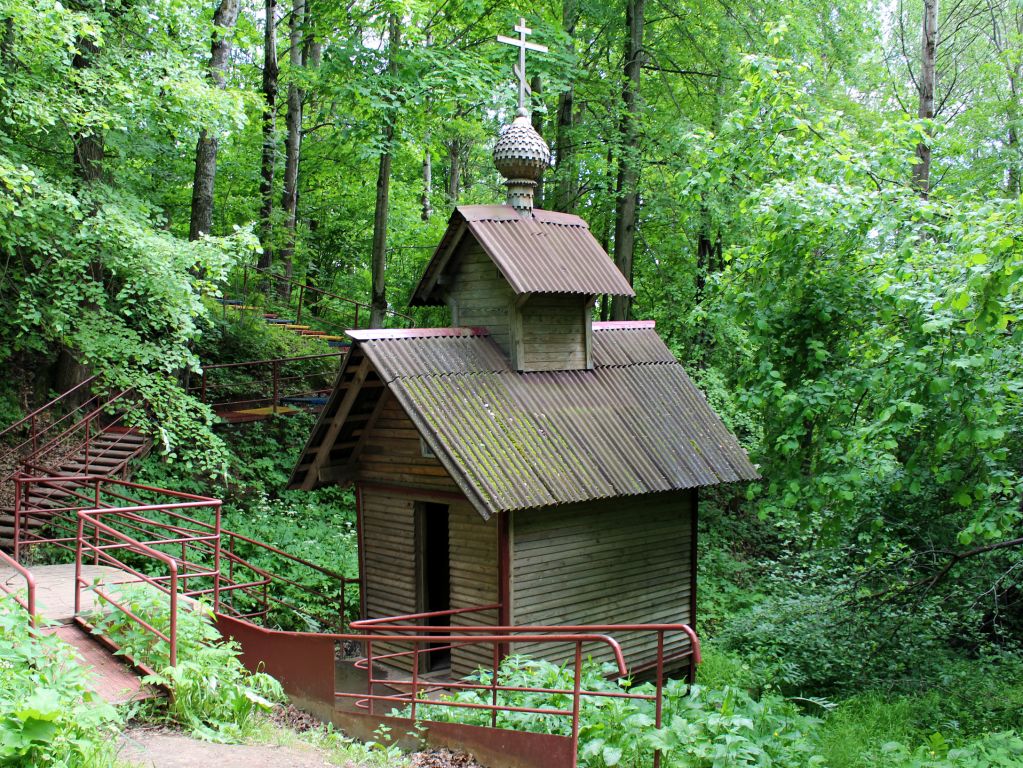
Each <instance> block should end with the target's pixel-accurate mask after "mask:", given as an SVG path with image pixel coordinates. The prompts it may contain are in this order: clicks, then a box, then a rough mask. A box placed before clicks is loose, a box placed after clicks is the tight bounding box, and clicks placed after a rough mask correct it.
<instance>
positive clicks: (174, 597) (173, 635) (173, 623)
mask: <svg viewBox="0 0 1023 768" xmlns="http://www.w3.org/2000/svg"><path fill="white" fill-rule="evenodd" d="M167 567H168V569H170V630H169V632H168V637H169V638H170V653H169V654H168V657H169V661H170V665H171V666H172V667H176V666H177V665H178V566H177V565H176V564H175V563H174V562H173V561H171V562H169V563H167Z"/></svg>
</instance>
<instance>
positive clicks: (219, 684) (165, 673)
mask: <svg viewBox="0 0 1023 768" xmlns="http://www.w3.org/2000/svg"><path fill="white" fill-rule="evenodd" d="M112 592H113V593H114V599H116V600H117V601H118V602H119V603H121V604H122V605H125V606H126V607H128V608H129V610H131V611H132V612H133V613H135V614H136V615H137V616H144V617H146V620H147V621H148V622H149V623H151V624H152V625H153V626H154V627H155V628H156V629H157V630H159V631H160V632H162V633H164V634H165V635H167V634H169V629H170V610H169V607H168V606H169V603H168V598H167V596H166V595H164V594H163V593H161V592H159V591H157V590H155V589H153V588H152V587H149V586H147V585H120V586H117V587H114V588H112ZM87 620H88V621H89V622H90V623H91V624H92V626H93V630H94V632H95V633H96V634H99V635H103V636H105V637H108V638H110V639H111V640H112V641H113V642H115V643H117V645H118V646H119V647H120V649H121V650H120V652H121V653H123V654H125V655H127V656H130V657H131V658H132V659H134V660H136V661H138V662H141V663H142V664H145V665H146V666H147V667H149V668H150V669H152V670H154V671H155V673H156V674H154V675H151V676H149V677H147V678H146V681H147V682H150V683H153V684H156V685H161V686H165V687H166V688H167V689H168V690H169V691H170V692H171V697H170V700H169V702H168V705H167V707H168V709H167V713H168V715H169V716H170V717H171V718H172V719H173V720H174V721H176V722H178V723H180V724H181V725H182V726H184V727H185V728H187V729H188V730H189V732H190V733H192V734H193V735H195V736H198V737H200V738H203V739H207V740H210V741H237V740H239V739H240V738H242V737H244V736H246V735H247V734H248V733H249V732H251V730H252V728H253V727H254V725H255V724H256V722H257V718H256V716H257V715H258V714H259V713H260V712H265V711H268V710H269V709H270V708H271V707H272V706H273V704H274V703H275V702H280V701H283V700H284V691H283V689H282V688H281V686H280V683H278V682H277V681H276V680H274V679H273V678H272V677H270V676H269V675H266V674H263V673H255V674H250V673H249V672H248V671H247V670H246V669H245V667H244V666H242V663H241V661H240V660H239V656H240V653H241V650H240V648H239V647H238V645H237V644H236V643H235V642H233V641H228V640H224V639H223V637H221V635H220V633H219V632H218V631H217V629H216V627H215V626H214V624H213V618H212V612H211V611H210V610H209V609H208V608H207V607H206V606H204V605H203V604H202V603H196V604H190V605H186V606H183V607H179V609H178V617H177V638H178V643H177V653H178V658H177V665H176V666H173V667H172V666H170V665H169V653H170V646H169V644H168V643H167V641H165V640H162V639H160V638H158V637H155V636H154V635H153V634H152V633H151V632H149V631H148V630H146V629H145V628H143V627H142V626H141V625H139V624H138V623H136V622H135V621H134V620H133V619H131V618H130V617H129V616H128V615H127V614H125V613H123V612H122V611H120V610H117V609H116V608H113V607H112V606H110V605H109V603H107V601H105V600H100V601H99V604H98V605H97V606H96V608H95V609H94V610H93V611H91V612H90V613H89V614H88V616H87Z"/></svg>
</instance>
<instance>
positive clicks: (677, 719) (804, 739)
mask: <svg viewBox="0 0 1023 768" xmlns="http://www.w3.org/2000/svg"><path fill="white" fill-rule="evenodd" d="M608 671H609V670H606V669H602V668H601V665H599V664H596V663H594V662H592V661H590V662H587V663H586V664H585V665H584V668H583V679H582V687H583V688H584V689H585V690H591V691H603V692H615V693H622V692H626V691H628V692H632V693H652V692H653V686H652V685H650V684H649V683H647V684H643V685H635V686H633V685H630V683H629V682H628V681H624V680H622V681H617V682H615V681H612V680H608V679H607V678H606V677H605V676H604V675H605V673H606V672H608ZM490 675H491V673H490V672H485V671H482V670H481V671H479V672H477V673H476V675H474V676H473V679H474V680H475V681H478V682H480V683H482V684H484V685H486V684H487V683H489V682H490ZM573 678H574V675H573V673H572V671H571V670H569V669H568V668H567V667H559V666H556V665H554V664H551V663H549V662H546V661H542V660H537V659H530V658H528V657H525V656H510V657H508V658H506V659H505V660H504V661H502V663H501V667H500V670H499V672H498V679H499V680H500V682H501V684H502V685H508V686H514V687H534V688H535V687H540V688H544V687H546V688H556V689H563V690H566V689H567V690H571V689H572V686H573ZM450 699H451V700H453V701H460V702H473V703H481V704H488V703H490V693H488V692H487V691H461V692H459V693H456V694H454V695H452V696H451V697H450ZM498 701H499V703H501V704H505V705H510V706H517V707H529V708H547V709H566V708H568V709H570V708H571V697H570V696H568V695H565V694H541V693H519V692H503V693H499V694H498ZM582 702H583V703H582V709H581V714H580V723H581V725H580V730H579V738H580V742H579V757H580V765H582V766H586V768H610V767H611V766H623V768H624V767H626V766H634V767H635V768H639V767H640V766H648V765H650V760H651V755H652V753H653V750H654V749H655V748H659V749H661V750H662V751H663V754H664V759H663V762H662V765H664V766H665V768H676V767H679V766H694V767H695V766H701V767H706V768H711V766H726V765H727V766H746V765H748V766H754V765H775V766H790V767H791V768H796V766H807V765H819V764H821V761H820V759H819V758H818V757H816V756H815V753H816V751H817V745H816V739H815V737H814V735H813V728H814V727H815V726H816V723H817V721H816V720H814V719H813V718H810V717H807V716H805V715H801V714H799V712H798V711H797V710H796V708H795V707H794V706H793V705H791V704H789V703H786V702H785V701H784V700H783V699H781V698H780V697H778V696H776V695H765V696H763V697H761V698H760V699H759V700H758V699H754V698H753V697H751V696H750V695H749V694H748V693H746V692H745V691H743V690H741V689H739V688H733V687H726V688H723V689H720V690H710V689H707V688H703V687H701V686H693V687H692V688H690V686H688V685H687V684H686V683H684V682H682V681H678V680H670V681H668V682H667V683H666V685H665V689H664V725H663V727H662V728H659V729H658V728H655V727H654V724H655V720H654V703H653V702H652V701H639V700H628V699H617V698H609V697H587V698H584V699H583V700H582ZM418 709H419V712H420V713H421V716H422V717H423V718H424V719H428V720H439V721H449V722H450V721H455V722H467V723H474V724H477V725H487V724H489V722H490V714H489V713H488V712H486V711H483V710H471V709H464V708H454V707H436V706H433V707H431V706H430V705H429V704H426V703H423V704H420V705H419V707H418ZM497 717H498V727H505V728H513V729H519V730H528V731H534V732H540V733H554V734H560V735H568V734H569V733H571V718H569V717H558V716H554V715H535V714H528V713H522V712H499V713H498V716H497Z"/></svg>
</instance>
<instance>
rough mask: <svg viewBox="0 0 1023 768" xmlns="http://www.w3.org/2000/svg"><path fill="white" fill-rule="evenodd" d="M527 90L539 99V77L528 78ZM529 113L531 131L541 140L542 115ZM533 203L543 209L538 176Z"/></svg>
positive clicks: (541, 190) (541, 82) (540, 88)
mask: <svg viewBox="0 0 1023 768" xmlns="http://www.w3.org/2000/svg"><path fill="white" fill-rule="evenodd" d="M529 90H530V92H531V93H532V95H533V96H536V97H539V96H540V95H541V94H542V93H543V81H542V80H541V79H540V75H533V77H531V78H530V80H529ZM529 113H530V118H529V121H530V123H531V124H532V126H533V130H534V131H536V132H537V135H539V136H540V137H541V138H542V137H543V114H542V113H541V112H540V110H538V109H531V110H530V111H529ZM533 201H534V205H535V206H536V207H537V208H543V176H540V178H539V179H537V182H536V189H535V190H534V191H533Z"/></svg>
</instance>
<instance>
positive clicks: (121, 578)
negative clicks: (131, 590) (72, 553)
mask: <svg viewBox="0 0 1023 768" xmlns="http://www.w3.org/2000/svg"><path fill="white" fill-rule="evenodd" d="M29 570H30V571H32V575H33V576H34V577H35V580H36V612H37V613H39V615H41V616H42V617H43V618H45V619H48V620H49V621H56V622H58V623H60V624H68V623H70V622H71V620H72V619H73V618H74V616H75V566H74V563H69V564H67V565H38V566H29ZM82 577H83V578H85V579H87V580H88V581H89V583H92V582H93V581H96V580H100V581H101V582H102V583H103V584H107V585H110V584H130V583H134V582H137V581H138V578H136V577H135V576H132V575H131V574H130V573H125V572H124V571H122V570H120V569H119V568H111V567H110V566H106V565H82ZM0 583H2V584H4V585H5V586H7V587H9V588H10V589H12V590H24V589H25V577H24V576H22V575H21V574H20V573H18V572H17V571H15V570H14V569H13V568H7V567H0ZM95 604H96V596H95V595H94V594H93V593H92V591H91V590H88V589H87V590H84V591H83V592H82V610H83V611H88V610H91V609H92V608H93V606H95Z"/></svg>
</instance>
